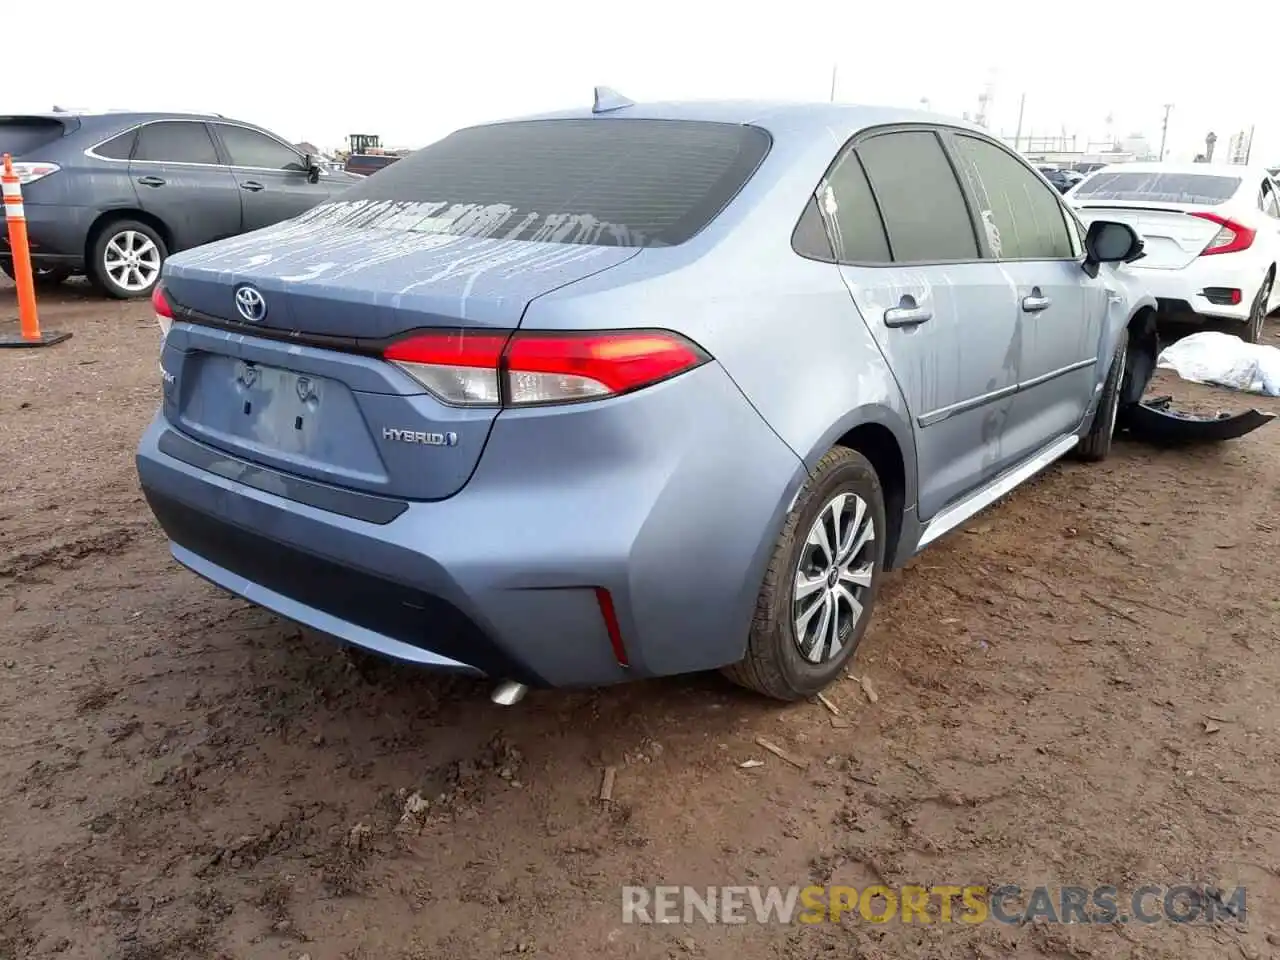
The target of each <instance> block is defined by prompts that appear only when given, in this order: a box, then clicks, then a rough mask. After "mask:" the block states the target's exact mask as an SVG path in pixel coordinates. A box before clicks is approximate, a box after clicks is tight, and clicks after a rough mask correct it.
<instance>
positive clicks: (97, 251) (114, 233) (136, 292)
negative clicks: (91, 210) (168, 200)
mask: <svg viewBox="0 0 1280 960" xmlns="http://www.w3.org/2000/svg"><path fill="white" fill-rule="evenodd" d="M129 234H135V235H141V236H143V237H145V238H146V239H147V240H150V241H151V243H152V244H153V245H154V246H155V249H156V252H157V254H158V263H157V264H156V266H155V272H154V276H151V278H150V282H149V283H147V284H146V286H144V287H137V288H130V287H127V286H122V285H121V284H120V283H118V282H117V281H116V279H115V278H114V277H113V276H112V275H111V274H110V273H109V272H108V271H107V267H106V262H105V257H106V254H107V247H108V246H109V245H110V244H111V242H112V241H113V240H115V239H116V238H124V237H126V236H128V235H129ZM168 256H169V248H168V246H166V244H165V242H164V238H163V237H161V236H160V234H158V233H157V232H156V231H155V230H154V229H152V228H151V227H149V226H148V225H147V224H145V223H142V222H140V221H138V220H113V221H111V222H110V223H107V224H105V225H104V226H103V227H101V228H100V229H99V230H98V233H97V235H96V236H95V237H94V239H93V245H92V248H91V249H90V250H89V263H88V264H87V269H86V273H87V274H88V277H89V280H90V282H91V283H92V284H93V285H94V286H95V287H97V288H98V289H99V290H101V291H102V292H103V293H105V294H106V295H107V296H109V297H114V298H115V299H117V300H141V299H143V298H144V297H149V296H151V291H152V289H153V288H154V287H155V285H156V281H157V280H159V279H160V267H162V266H163V265H164V261H165V258H166V257H168Z"/></svg>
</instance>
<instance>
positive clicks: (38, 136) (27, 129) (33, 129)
mask: <svg viewBox="0 0 1280 960" xmlns="http://www.w3.org/2000/svg"><path fill="white" fill-rule="evenodd" d="M61 136H62V124H61V123H59V122H58V121H57V120H53V119H45V118H44V117H5V118H0V153H9V154H12V155H13V156H15V157H22V156H25V155H26V154H28V153H30V152H31V151H32V150H39V149H40V148H41V147H43V146H46V145H47V144H50V143H53V141H55V140H57V139H58V138H59V137H61Z"/></svg>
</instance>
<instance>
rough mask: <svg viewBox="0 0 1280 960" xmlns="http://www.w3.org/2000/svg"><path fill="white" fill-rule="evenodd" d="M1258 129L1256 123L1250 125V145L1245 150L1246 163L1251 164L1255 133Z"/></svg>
mask: <svg viewBox="0 0 1280 960" xmlns="http://www.w3.org/2000/svg"><path fill="white" fill-rule="evenodd" d="M1256 128H1257V124H1256V123H1251V124H1249V144H1248V146H1246V147H1245V148H1244V162H1245V163H1248V162H1249V156H1250V155H1251V154H1252V153H1253V131H1254V130H1255V129H1256Z"/></svg>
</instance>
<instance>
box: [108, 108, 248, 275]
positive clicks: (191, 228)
mask: <svg viewBox="0 0 1280 960" xmlns="http://www.w3.org/2000/svg"><path fill="white" fill-rule="evenodd" d="M129 175H130V176H131V177H132V178H133V182H134V189H135V190H136V191H137V195H138V203H139V205H140V206H141V207H142V209H143V210H145V211H146V212H147V213H149V214H151V215H152V216H154V217H156V218H157V219H159V220H160V222H161V223H163V224H164V225H165V227H166V228H167V229H168V231H169V235H170V237H171V238H172V240H173V247H174V250H171V251H170V253H173V252H174V251H176V250H185V249H187V248H188V247H195V246H199V245H200V244H202V243H208V242H210V241H211V240H218V239H220V238H222V237H229V236H233V235H234V234H237V233H239V232H240V191H239V190H238V189H237V188H236V181H235V178H234V177H232V175H231V170H230V169H229V168H227V167H226V166H225V165H223V164H222V163H221V162H220V161H219V159H218V151H217V148H216V147H215V146H214V143H213V139H212V137H211V136H210V134H209V129H208V127H207V126H206V125H205V123H204V122H203V121H200V120H158V121H155V122H152V123H147V124H144V125H143V126H142V128H141V129H140V130H139V131H138V137H137V141H136V142H135V144H134V148H133V157H132V159H131V160H130V161H129Z"/></svg>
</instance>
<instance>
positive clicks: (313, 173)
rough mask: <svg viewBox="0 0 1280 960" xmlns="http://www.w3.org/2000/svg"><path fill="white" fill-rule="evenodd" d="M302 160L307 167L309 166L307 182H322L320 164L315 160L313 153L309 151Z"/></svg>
mask: <svg viewBox="0 0 1280 960" xmlns="http://www.w3.org/2000/svg"><path fill="white" fill-rule="evenodd" d="M302 162H303V163H304V164H305V165H306V168H307V182H308V183H319V182H320V166H319V164H317V163H316V162H315V160H314V159H312V157H311V154H309V153H308V154H307V155H306V156H305V157H303V158H302Z"/></svg>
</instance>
